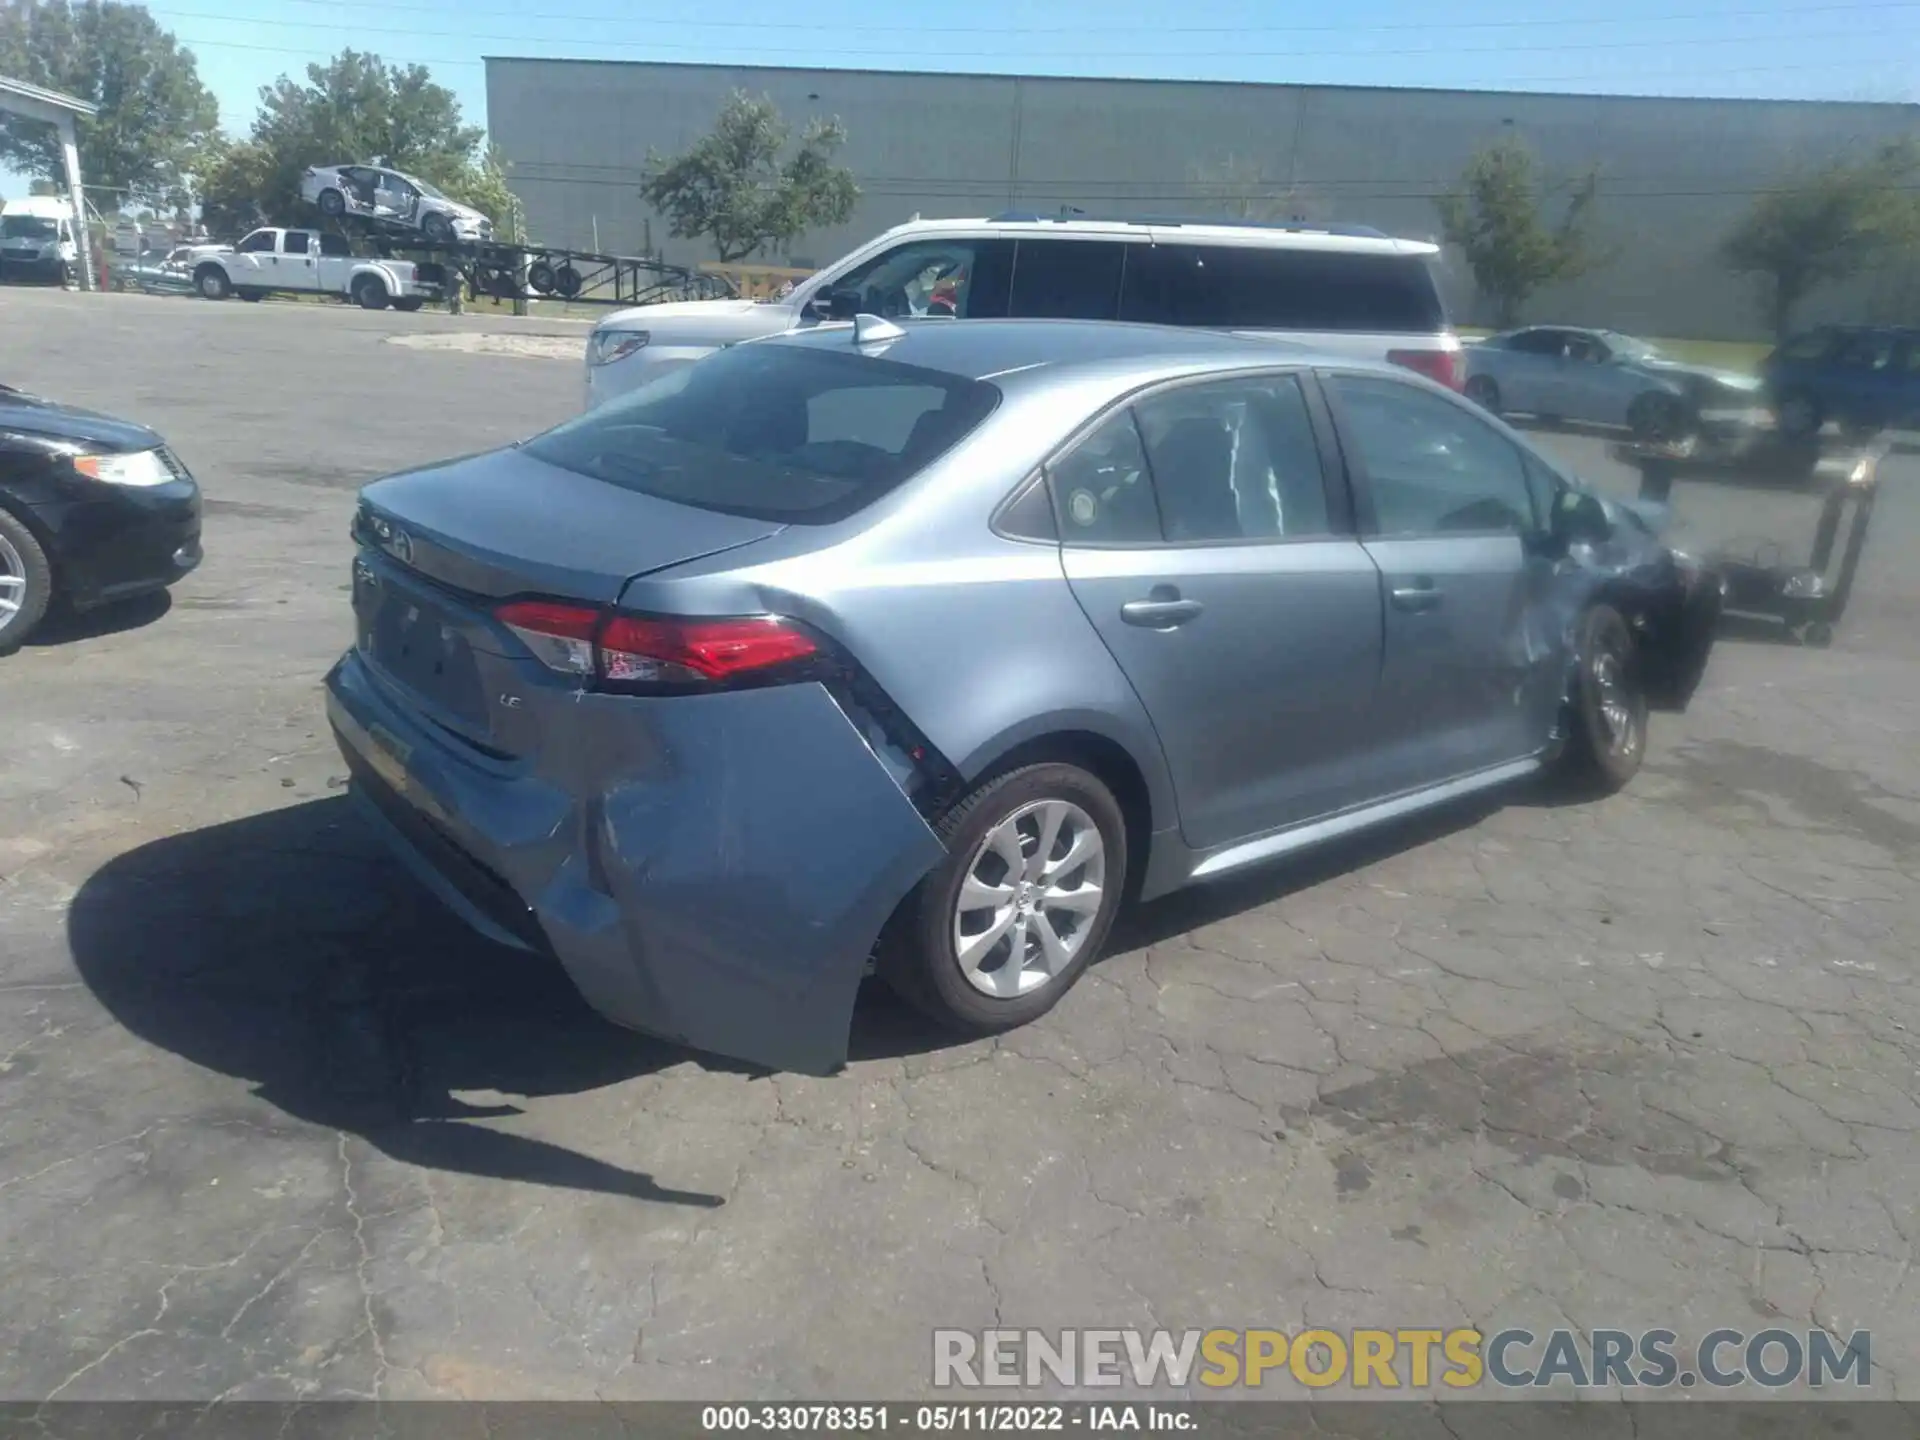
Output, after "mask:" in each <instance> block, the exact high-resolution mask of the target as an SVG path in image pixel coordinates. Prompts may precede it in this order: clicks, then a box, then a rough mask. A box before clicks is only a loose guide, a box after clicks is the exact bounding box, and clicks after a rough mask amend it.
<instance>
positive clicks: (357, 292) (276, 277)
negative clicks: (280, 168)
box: [193, 229, 445, 310]
mask: <svg viewBox="0 0 1920 1440" xmlns="http://www.w3.org/2000/svg"><path fill="white" fill-rule="evenodd" d="M444 281H445V272H444V271H442V270H441V268H440V267H439V266H438V265H416V264H415V263H414V262H412V261H411V260H380V259H369V258H367V257H366V256H361V255H355V254H354V253H353V251H352V249H351V248H350V247H349V246H348V244H347V242H346V240H345V238H344V237H342V236H339V235H330V234H328V233H326V232H325V231H321V230H277V229H266V230H255V231H254V232H253V233H252V234H250V235H248V236H247V237H246V238H245V239H244V240H242V241H241V242H240V243H239V244H238V245H235V246H234V247H233V248H232V249H222V250H219V251H216V252H214V253H213V254H210V255H201V256H199V257H198V258H196V259H195V261H194V264H193V286H194V289H196V290H198V291H199V292H200V293H201V294H202V295H204V296H206V297H207V299H209V300H224V299H226V298H227V297H228V296H229V295H238V296H239V297H240V298H241V299H242V300H258V299H260V298H261V297H263V296H265V295H271V294H276V293H281V292H285V293H288V294H296V295H315V294H318V295H342V296H345V297H346V298H347V299H349V300H352V301H353V302H354V303H355V304H356V305H359V306H361V307H362V308H363V309H367V310H384V309H386V307H387V306H389V305H391V306H393V308H394V309H396V310H418V309H419V308H420V307H421V306H422V305H424V304H426V303H427V301H429V300H438V299H440V298H441V296H442V295H443V294H445V283H444Z"/></svg>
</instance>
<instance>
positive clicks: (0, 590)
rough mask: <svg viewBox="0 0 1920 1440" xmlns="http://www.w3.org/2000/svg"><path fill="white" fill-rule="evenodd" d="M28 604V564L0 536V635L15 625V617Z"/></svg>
mask: <svg viewBox="0 0 1920 1440" xmlns="http://www.w3.org/2000/svg"><path fill="white" fill-rule="evenodd" d="M26 603H27V562H26V561H25V560H23V559H21V558H20V552H19V551H18V550H16V549H14V548H13V544H12V542H10V541H9V540H8V539H7V537H6V536H5V535H0V633H3V632H4V631H5V630H6V629H7V627H8V626H9V625H11V624H13V621H14V617H15V616H17V615H18V614H19V613H20V611H21V609H22V608H23V607H24V606H25V605H26Z"/></svg>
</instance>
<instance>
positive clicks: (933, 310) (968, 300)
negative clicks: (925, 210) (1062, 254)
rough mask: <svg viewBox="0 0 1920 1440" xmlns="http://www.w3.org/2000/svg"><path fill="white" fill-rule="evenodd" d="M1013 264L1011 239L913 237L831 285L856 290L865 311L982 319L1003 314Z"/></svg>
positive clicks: (880, 313) (837, 288) (838, 288)
mask: <svg viewBox="0 0 1920 1440" xmlns="http://www.w3.org/2000/svg"><path fill="white" fill-rule="evenodd" d="M1012 267H1013V242H1012V241H1010V240H916V241H914V242H912V243H911V244H907V245H901V246H897V247H896V248H894V249H892V250H888V251H885V252H883V253H882V254H880V255H876V256H875V257H874V258H873V259H871V260H869V261H867V262H866V264H864V265H861V266H859V267H858V268H857V269H854V270H850V271H848V272H847V273H846V274H845V275H843V276H841V277H840V278H839V279H838V280H836V281H834V282H833V287H832V288H833V289H835V290H853V291H856V292H858V294H859V296H860V309H861V310H863V311H864V312H865V313H867V314H869V315H884V316H887V317H888V318H890V319H891V318H896V317H899V316H904V315H953V316H958V317H959V318H960V319H963V320H966V319H973V320H985V319H993V318H995V317H998V316H1002V315H1005V314H1006V313H1007V282H1008V277H1009V273H1010V271H1011V270H1012Z"/></svg>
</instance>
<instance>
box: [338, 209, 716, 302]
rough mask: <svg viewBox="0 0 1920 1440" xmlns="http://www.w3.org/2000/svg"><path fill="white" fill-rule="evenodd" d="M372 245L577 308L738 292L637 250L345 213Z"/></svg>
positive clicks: (497, 287) (471, 280)
mask: <svg viewBox="0 0 1920 1440" xmlns="http://www.w3.org/2000/svg"><path fill="white" fill-rule="evenodd" d="M345 223H346V225H348V226H349V227H350V228H352V229H354V230H356V231H357V232H358V233H359V234H360V235H361V236H362V237H363V238H364V239H365V241H366V243H367V245H368V246H369V247H370V248H371V249H373V250H374V251H375V252H376V253H377V254H379V255H381V256H385V257H393V256H406V257H410V258H417V263H419V264H421V265H422V266H426V265H437V266H439V267H440V269H441V270H442V271H443V272H444V274H445V277H446V283H447V284H449V285H451V284H452V283H454V280H455V277H458V279H459V281H460V283H461V285H462V287H463V288H464V289H465V291H466V293H467V294H468V295H469V296H470V297H472V298H474V299H479V298H481V297H482V296H486V297H488V298H491V299H495V300H565V301H568V302H570V303H572V304H576V305H608V306H628V305H652V304H657V303H659V302H662V301H667V300H726V299H731V298H733V297H734V296H735V295H736V294H737V293H738V292H737V289H736V287H735V286H734V283H733V282H732V281H731V280H729V279H727V278H726V277H725V276H721V275H710V274H706V273H705V272H703V271H699V270H689V269H687V268H686V267H685V266H682V265H669V264H667V263H666V262H664V261H661V260H653V259H649V258H646V257H644V256H636V255H601V254H596V253H594V252H593V251H590V250H566V249H562V248H559V247H557V246H552V245H520V244H513V243H509V242H506V241H500V240H454V241H447V242H435V241H432V240H429V239H427V238H426V237H425V236H423V235H422V234H420V233H419V232H418V231H414V230H409V229H405V228H402V227H400V226H396V225H389V224H382V223H380V222H378V221H371V220H368V219H366V218H365V217H357V216H349V217H345Z"/></svg>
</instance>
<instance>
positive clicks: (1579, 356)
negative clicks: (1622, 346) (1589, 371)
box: [1566, 334, 1613, 365]
mask: <svg viewBox="0 0 1920 1440" xmlns="http://www.w3.org/2000/svg"><path fill="white" fill-rule="evenodd" d="M1566 353H1567V358H1568V359H1569V360H1572V361H1575V362H1576V363H1579V364H1585V365H1599V364H1603V363H1604V362H1605V361H1607V360H1609V359H1611V358H1612V357H1613V352H1612V351H1611V350H1609V349H1608V348H1607V347H1606V346H1605V345H1604V344H1603V343H1601V342H1600V341H1599V340H1596V339H1595V338H1594V337H1593V336H1591V335H1579V334H1569V335H1568V336H1567V352H1566Z"/></svg>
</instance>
